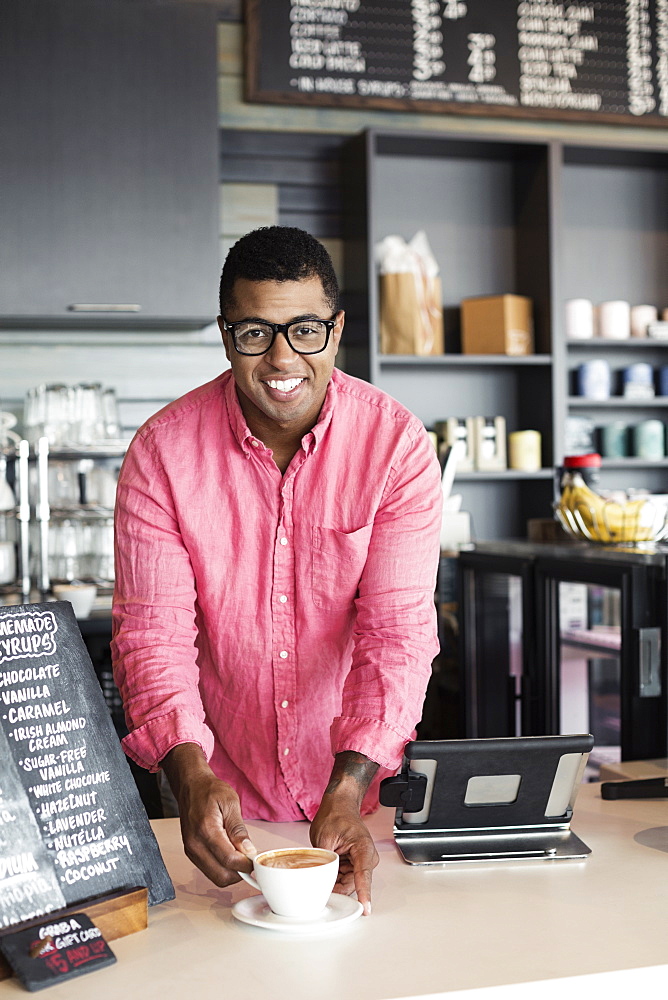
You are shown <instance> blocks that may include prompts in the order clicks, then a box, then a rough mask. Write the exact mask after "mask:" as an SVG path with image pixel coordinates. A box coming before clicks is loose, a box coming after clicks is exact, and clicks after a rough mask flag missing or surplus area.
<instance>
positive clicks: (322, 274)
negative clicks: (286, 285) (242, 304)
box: [220, 226, 339, 317]
mask: <svg viewBox="0 0 668 1000" xmlns="http://www.w3.org/2000/svg"><path fill="white" fill-rule="evenodd" d="M237 278H245V279H246V280H247V281H303V280H304V279H305V278H320V280H321V282H322V287H323V291H324V293H325V298H326V299H327V303H328V305H329V306H331V309H332V313H335V312H337V311H338V308H339V283H338V281H337V280H336V274H335V272H334V265H333V264H332V259H331V257H330V256H329V254H328V253H327V251H326V250H325V248H324V246H323V245H322V243H320V242H319V241H318V240H316V239H315V237H314V236H311V234H310V233H307V232H305V231H304V230H303V229H296V228H295V227H293V226H263V227H262V228H261V229H254V230H253V232H251V233H247V234H246V235H245V236H242V237H241V239H240V240H237V242H236V243H235V244H234V246H233V247H232V248H231V250H230V252H229V253H228V255H227V258H226V260H225V264H224V265H223V273H222V274H221V276H220V314H221V316H223V317H225V313H226V310H227V309H230V308H231V307H232V305H233V303H234V293H233V288H234V282H235V281H236V280H237Z"/></svg>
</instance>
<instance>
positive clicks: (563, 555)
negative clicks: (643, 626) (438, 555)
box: [461, 539, 668, 569]
mask: <svg viewBox="0 0 668 1000" xmlns="http://www.w3.org/2000/svg"><path fill="white" fill-rule="evenodd" d="M461 551H462V552H467V553H468V552H474V553H480V554H481V555H488V556H501V557H502V558H513V559H537V558H539V557H540V558H542V559H560V560H565V561H569V562H575V561H584V562H596V563H620V564H621V565H623V566H626V565H629V564H631V565H635V564H637V565H640V566H648V565H649V566H658V567H659V568H660V569H664V567H665V565H666V560H667V559H668V544H666V543H665V542H664V543H661V542H658V543H656V544H654V543H652V544H648V545H647V546H645V547H643V546H642V545H638V547H637V548H634V547H633V546H630V545H627V546H624V545H599V544H597V543H595V542H585V541H582V542H579V541H565V542H529V541H526V540H525V539H517V540H514V539H509V540H507V541H502V540H501V541H495V542H484V541H481V542H472V543H471V544H470V545H466V546H465V547H463V548H462V550H461Z"/></svg>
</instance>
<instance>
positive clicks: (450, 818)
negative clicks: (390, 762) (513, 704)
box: [380, 735, 594, 865]
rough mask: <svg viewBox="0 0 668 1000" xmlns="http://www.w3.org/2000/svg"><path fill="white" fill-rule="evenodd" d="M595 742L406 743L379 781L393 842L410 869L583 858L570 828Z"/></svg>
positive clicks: (579, 738) (534, 739)
mask: <svg viewBox="0 0 668 1000" xmlns="http://www.w3.org/2000/svg"><path fill="white" fill-rule="evenodd" d="M593 743H594V740H593V737H592V736H590V735H581V736H525V737H510V738H500V739H484V740H434V741H417V742H412V743H408V744H407V746H406V749H405V755H404V763H403V766H402V770H401V772H400V773H399V774H398V775H395V776H394V777H392V778H386V779H385V780H384V781H383V782H382V783H381V794H380V801H381V803H382V804H383V805H388V806H394V807H396V810H397V811H396V815H395V822H394V839H395V841H396V844H397V847H398V848H399V851H400V853H401V854H402V856H403V858H404V860H405V861H407V862H408V864H411V865H433V864H447V863H460V862H469V861H528V860H558V859H564V858H584V857H586V856H587V855H588V854H590V853H591V852H590V849H589V848H588V847H587V846H586V845H585V844H584V843H583V842H582V841H581V840H580V839H579V837H577V836H576V835H575V834H574V833H573V832H572V831H571V828H570V821H571V817H572V815H573V804H574V802H575V797H576V795H577V791H578V786H579V784H580V782H581V780H582V774H583V772H584V768H585V764H586V762H587V757H588V756H589V752H590V751H591V749H592V746H593Z"/></svg>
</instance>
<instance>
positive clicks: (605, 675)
mask: <svg viewBox="0 0 668 1000" xmlns="http://www.w3.org/2000/svg"><path fill="white" fill-rule="evenodd" d="M667 559H668V549H667V548H666V547H665V546H664V547H662V546H656V547H654V548H653V549H651V550H644V549H635V550H634V549H630V548H621V547H620V548H616V547H607V546H594V545H589V544H582V545H579V544H563V545H562V544H559V545H542V544H535V543H530V542H507V543H506V542H499V543H491V542H490V543H485V542H481V543H478V544H476V545H475V546H474V547H472V548H471V549H470V550H467V551H462V552H461V553H460V556H459V576H460V604H461V634H462V650H461V669H462V678H461V685H462V691H463V692H464V698H463V701H464V716H465V718H464V720H463V726H464V731H465V733H466V736H467V737H471V738H476V737H477V738H480V737H493V736H520V735H527V736H528V735H533V736H538V735H558V734H567V733H575V732H583V731H587V732H591V733H592V735H593V736H594V741H595V743H594V751H593V752H592V755H591V758H590V760H591V767H590V772H591V774H592V776H595V774H596V771H597V769H598V767H600V765H601V764H602V763H607V762H614V761H619V760H636V759H642V758H651V757H662V756H665V755H666V753H667V747H668V726H667V721H666V720H667V710H666V702H667V683H666V649H667V636H668V631H667V620H668V607H667V600H666V579H667V576H668V572H667Z"/></svg>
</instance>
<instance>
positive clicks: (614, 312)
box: [598, 299, 631, 340]
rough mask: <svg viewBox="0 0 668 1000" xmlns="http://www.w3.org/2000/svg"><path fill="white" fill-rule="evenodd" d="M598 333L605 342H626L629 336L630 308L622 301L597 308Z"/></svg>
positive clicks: (611, 302)
mask: <svg viewBox="0 0 668 1000" xmlns="http://www.w3.org/2000/svg"><path fill="white" fill-rule="evenodd" d="M598 333H599V336H600V337H604V338H605V339H606V340H627V339H628V338H629V337H630V336H631V306H630V305H629V303H628V302H624V301H623V300H622V299H612V300H611V301H610V302H601V303H600V305H599V306H598Z"/></svg>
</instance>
